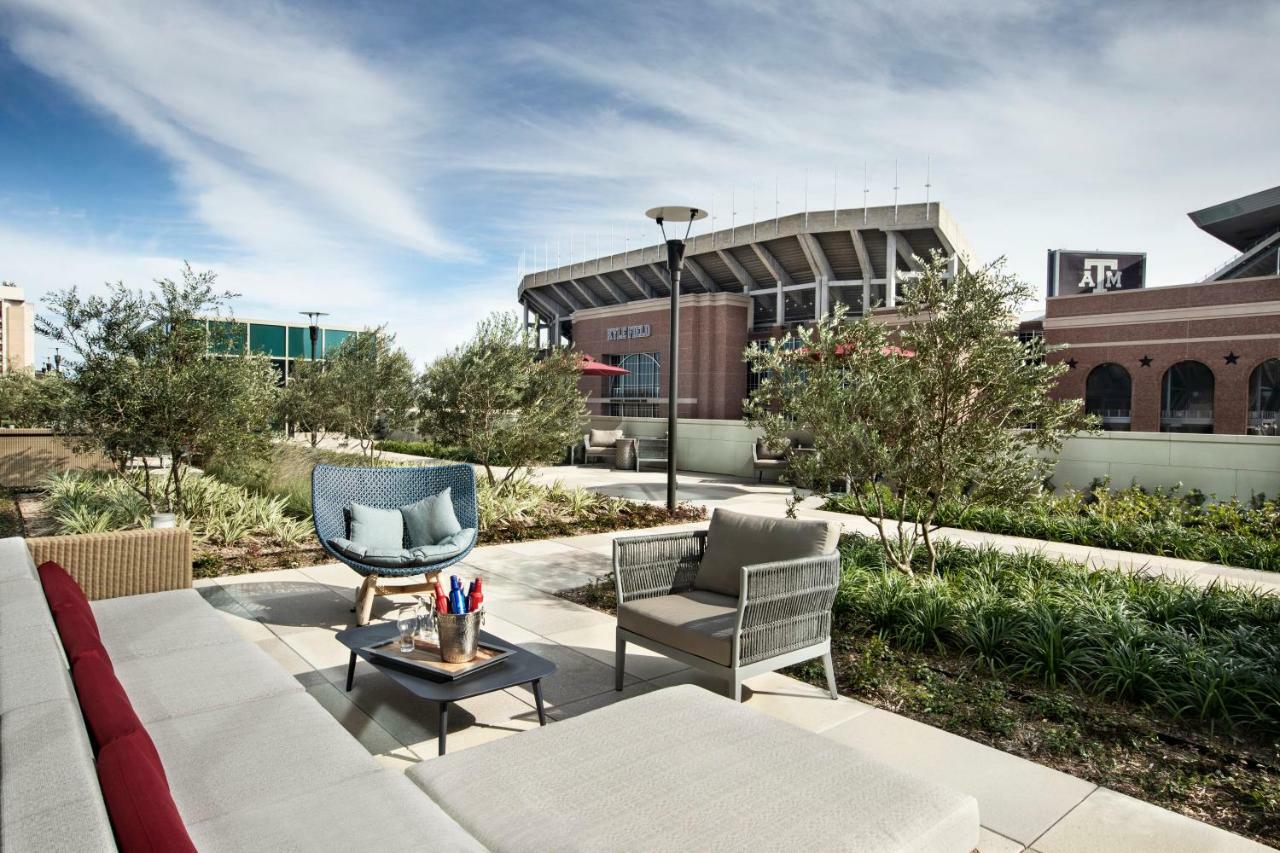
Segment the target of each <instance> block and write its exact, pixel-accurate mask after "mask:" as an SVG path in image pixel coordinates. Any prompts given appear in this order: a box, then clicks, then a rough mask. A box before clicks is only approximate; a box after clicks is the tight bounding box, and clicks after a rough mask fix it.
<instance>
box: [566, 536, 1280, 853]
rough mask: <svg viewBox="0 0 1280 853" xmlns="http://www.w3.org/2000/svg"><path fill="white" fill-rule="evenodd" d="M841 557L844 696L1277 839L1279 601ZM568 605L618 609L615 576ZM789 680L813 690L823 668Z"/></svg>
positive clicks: (865, 555)
mask: <svg viewBox="0 0 1280 853" xmlns="http://www.w3.org/2000/svg"><path fill="white" fill-rule="evenodd" d="M842 551H843V555H844V564H843V578H842V583H841V588H840V592H839V595H838V597H837V601H836V605H835V609H834V615H835V628H834V632H833V645H834V648H835V661H836V669H837V681H838V683H839V686H840V689H841V691H842V692H844V693H846V694H847V695H850V696H853V697H855V698H857V699H859V700H861V701H864V702H868V703H869V704H873V705H876V706H878V707H881V708H884V709H886V710H889V711H893V712H894V713H899V714H903V715H906V716H908V717H912V718H914V719H917V720H920V721H921V722H925V723H928V724H930V725H933V726H937V727H939V728H942V729H945V730H947V731H951V732H954V733H956V734H959V735H963V736H964V737H968V738H971V739H973V740H977V741H979V742H982V743H986V744H989V745H991V746H994V747H996V748H998V749H1002V750H1004V751H1006V752H1011V753H1013V754H1016V755H1021V756H1023V757H1026V758H1029V759H1031V760H1033V761H1037V762H1039V763H1041V764H1045V765H1048V766H1050V767H1055V768H1057V769H1059V770H1062V771H1064V772H1067V773H1071V774H1073V775H1075V776H1078V777H1080V778H1084V779H1088V780H1090V781H1092V782H1095V783H1097V784H1101V785H1105V786H1107V787H1109V788H1112V789H1115V790H1118V791H1121V792H1123V793H1127V794H1130V795H1132V796H1135V797H1138V798H1140V799H1143V800H1146V801H1148V802H1152V803H1155V804H1157V805H1160V806H1163V807H1165V808H1169V809H1172V810H1174V811H1179V812H1182V813H1183V814H1187V815H1189V816H1191V817H1194V818H1196V819H1198V820H1204V821H1207V822H1209V823H1212V824H1214V825H1217V826H1221V827H1223V828H1225V829H1228V830H1231V831H1233V832H1238V833H1242V834H1244V835H1248V836H1251V837H1253V838H1256V839H1258V840H1260V841H1263V842H1266V843H1269V844H1275V843H1276V842H1277V840H1280V718H1278V716H1277V715H1278V714H1280V710H1278V708H1280V706H1278V705H1277V699H1278V695H1277V690H1280V656H1277V652H1280V599H1277V598H1276V597H1274V596H1269V595H1263V594H1259V593H1256V592H1252V591H1248V590H1240V589H1231V588H1220V587H1211V588H1208V589H1204V588H1199V587H1194V586H1191V585H1189V584H1181V583H1176V582H1171V581H1168V580H1164V579H1160V578H1155V577H1146V576H1142V575H1134V574H1129V573H1121V572H1114V571H1105V570H1100V571H1093V570H1089V569H1088V568H1086V567H1083V566H1079V565H1076V564H1072V563H1067V562H1062V561H1056V560H1050V559H1046V558H1043V557H1040V556H1038V555H1028V554H1022V555H1009V554H1002V553H999V552H995V551H992V550H979V549H970V548H961V547H944V548H942V550H941V553H940V554H939V569H940V572H939V575H938V576H937V577H928V576H920V577H917V578H914V579H912V578H909V577H906V576H905V575H903V574H902V573H901V572H898V571H895V570H891V569H886V568H885V567H884V561H883V557H882V556H881V554H880V549H879V545H878V544H877V543H875V542H874V541H872V540H869V539H865V538H862V537H851V538H846V540H845V541H844V543H843V545H842ZM565 597H567V598H570V599H572V600H575V601H579V602H580V603H584V604H587V605H589V606H593V607H597V608H599V609H605V610H610V609H612V607H613V605H614V593H613V586H612V582H611V581H606V582H601V583H597V584H595V585H592V586H590V587H584V588H581V589H578V590H573V591H570V592H568V593H565ZM791 674H793V675H796V676H797V677H800V678H803V679H805V680H808V681H810V682H812V683H814V684H817V685H820V686H821V685H822V684H823V675H822V670H821V667H820V666H817V665H804V666H800V667H795V668H793V669H792V670H791Z"/></svg>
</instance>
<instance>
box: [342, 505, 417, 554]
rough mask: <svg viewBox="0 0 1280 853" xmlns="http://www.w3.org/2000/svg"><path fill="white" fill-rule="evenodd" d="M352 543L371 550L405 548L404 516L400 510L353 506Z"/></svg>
mask: <svg viewBox="0 0 1280 853" xmlns="http://www.w3.org/2000/svg"><path fill="white" fill-rule="evenodd" d="M351 541H352V542H355V543H357V544H359V545H365V546H367V547H369V548H403V547H404V516H403V515H401V514H400V510H399V509H383V508H381V507H376V506H365V505H364V504H352V505H351Z"/></svg>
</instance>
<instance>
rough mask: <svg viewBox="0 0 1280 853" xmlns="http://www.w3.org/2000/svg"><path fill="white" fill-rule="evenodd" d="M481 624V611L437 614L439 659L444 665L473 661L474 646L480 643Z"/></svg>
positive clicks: (482, 622) (482, 619)
mask: <svg viewBox="0 0 1280 853" xmlns="http://www.w3.org/2000/svg"><path fill="white" fill-rule="evenodd" d="M483 624H484V610H483V609H480V610H473V611H472V612H470V613H437V614H436V630H437V631H438V632H439V634H440V657H442V658H444V660H445V662H446V663H467V662H468V661H470V660H472V659H474V658H475V656H476V646H477V644H478V643H479V642H480V626H481V625H483Z"/></svg>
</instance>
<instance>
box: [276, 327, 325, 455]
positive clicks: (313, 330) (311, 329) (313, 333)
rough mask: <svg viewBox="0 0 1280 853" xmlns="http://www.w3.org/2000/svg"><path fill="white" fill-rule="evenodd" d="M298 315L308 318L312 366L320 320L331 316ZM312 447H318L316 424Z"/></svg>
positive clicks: (312, 434)
mask: <svg viewBox="0 0 1280 853" xmlns="http://www.w3.org/2000/svg"><path fill="white" fill-rule="evenodd" d="M298 313H299V314H301V315H302V316H304V317H306V318H307V321H308V327H307V331H308V332H309V333H310V335H311V362H312V364H314V363H315V360H316V341H318V340H319V339H320V325H319V320H320V318H321V317H328V316H329V312H327V311H299V312H298ZM285 345H286V349H287V347H288V341H286V342H285ZM311 446H312V447H315V446H316V431H315V429H314V424H313V425H312V430H311Z"/></svg>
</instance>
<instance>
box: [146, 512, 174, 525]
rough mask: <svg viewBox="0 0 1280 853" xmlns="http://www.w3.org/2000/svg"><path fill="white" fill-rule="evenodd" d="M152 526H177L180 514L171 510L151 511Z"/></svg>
mask: <svg viewBox="0 0 1280 853" xmlns="http://www.w3.org/2000/svg"><path fill="white" fill-rule="evenodd" d="M151 526H152V527H154V528H156V529H159V528H162V527H177V526H178V516H176V515H175V514H173V513H171V512H153V513H151Z"/></svg>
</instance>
